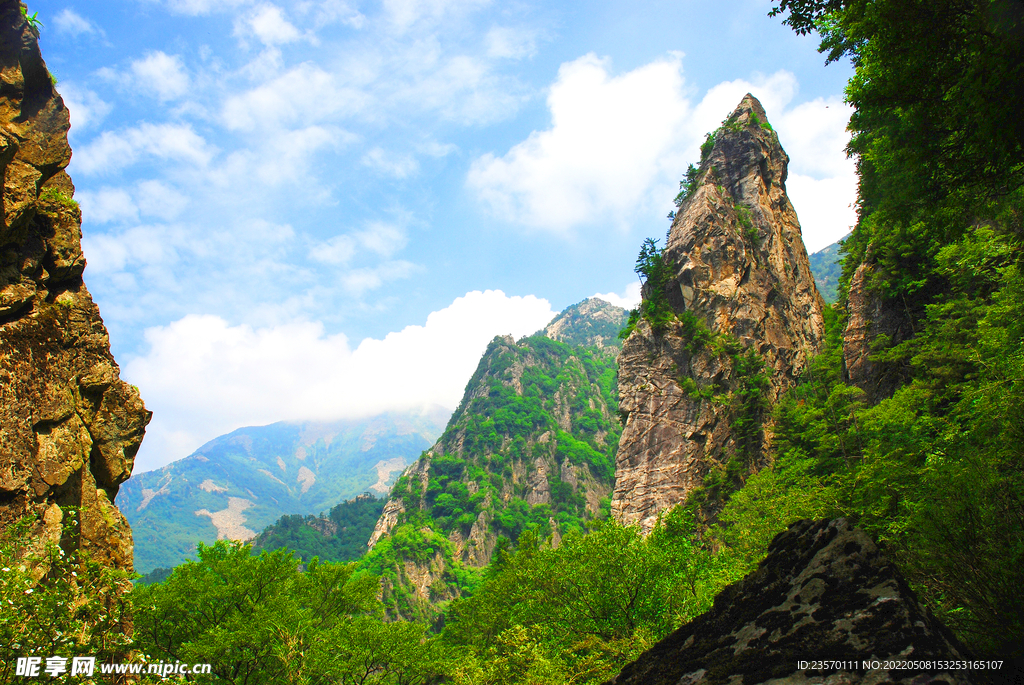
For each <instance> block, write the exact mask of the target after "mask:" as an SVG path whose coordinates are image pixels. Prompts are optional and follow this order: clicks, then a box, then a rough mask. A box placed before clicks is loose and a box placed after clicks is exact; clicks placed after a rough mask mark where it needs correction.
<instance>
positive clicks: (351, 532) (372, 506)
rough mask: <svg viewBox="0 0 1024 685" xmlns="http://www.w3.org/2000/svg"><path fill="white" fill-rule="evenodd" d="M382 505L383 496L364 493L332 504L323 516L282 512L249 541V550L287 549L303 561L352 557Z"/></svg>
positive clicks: (358, 554)
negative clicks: (279, 516) (251, 543)
mask: <svg viewBox="0 0 1024 685" xmlns="http://www.w3.org/2000/svg"><path fill="white" fill-rule="evenodd" d="M383 509H384V500H383V499H377V498H375V497H373V496H372V495H369V494H366V495H362V496H360V497H356V498H354V499H351V500H348V501H347V502H342V503H341V504H338V505H337V506H335V507H333V508H332V509H331V511H330V512H329V513H328V514H327V516H326V517H322V516H312V515H310V516H300V515H298V514H291V515H287V516H282V517H281V518H280V519H278V521H277V523H275V524H274V525H272V526H269V527H267V528H266V529H265V530H264V531H263V532H262V533H260V534H259V535H258V536H257V537H256V539H255V540H254V541H253V550H254V551H260V550H264V549H265V550H267V551H268V552H269V551H273V550H275V549H288V550H291V551H292V552H294V553H295V554H296V555H298V557H299V558H300V559H302V560H303V561H309V560H310V559H312V558H313V557H318V558H319V559H321V560H322V561H355V560H357V559H359V558H360V557H362V556H363V554H365V553H366V541H367V540H369V539H370V534H371V533H373V527H374V526H375V525H376V524H377V519H378V518H380V513H381V511H382V510H383Z"/></svg>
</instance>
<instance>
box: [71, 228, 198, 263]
mask: <svg viewBox="0 0 1024 685" xmlns="http://www.w3.org/2000/svg"><path fill="white" fill-rule="evenodd" d="M182 242H184V240H182V235H181V233H180V232H177V231H174V230H173V229H169V228H167V227H163V226H135V227H132V228H129V229H128V230H125V231H122V232H120V233H117V234H113V233H99V234H93V235H89V234H87V235H84V236H83V237H82V250H83V252H84V253H85V255H86V258H87V259H88V260H89V266H88V273H90V274H116V273H119V272H122V271H124V269H125V267H126V266H128V265H129V264H130V265H132V266H133V267H135V268H139V267H147V266H152V265H164V266H166V265H170V264H173V263H174V262H175V261H176V260H177V250H176V245H175V244H176V243H182Z"/></svg>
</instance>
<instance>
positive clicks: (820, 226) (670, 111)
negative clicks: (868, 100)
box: [466, 54, 856, 249]
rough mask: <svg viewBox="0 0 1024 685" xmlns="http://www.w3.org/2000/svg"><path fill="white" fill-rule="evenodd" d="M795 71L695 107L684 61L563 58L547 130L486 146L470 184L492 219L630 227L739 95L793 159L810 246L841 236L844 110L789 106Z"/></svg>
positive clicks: (669, 189)
mask: <svg viewBox="0 0 1024 685" xmlns="http://www.w3.org/2000/svg"><path fill="white" fill-rule="evenodd" d="M797 91H798V84H797V82H796V78H795V77H794V76H793V75H792V74H790V73H788V72H786V71H779V72H776V73H775V74H772V75H770V76H756V77H755V78H754V79H752V80H750V81H748V80H743V79H739V80H735V81H727V82H723V83H720V84H718V85H716V86H715V87H713V88H711V89H710V90H708V91H707V93H705V94H704V96H703V97H702V98H701V100H700V101H699V102H697V103H696V104H693V103H692V102H691V98H690V97H689V96H688V95H687V93H686V90H685V83H684V81H683V76H682V56H681V55H678V54H675V55H672V56H671V57H669V58H666V59H662V60H658V61H655V62H652V63H650V64H647V65H644V66H642V67H639V68H637V69H634V70H633V71H630V72H627V73H625V74H622V75H620V76H612V75H610V74H609V63H608V61H607V60H602V59H598V58H597V57H596V56H594V55H593V54H590V55H585V56H584V57H581V58H579V59H577V60H575V61H573V62H567V63H565V64H563V65H562V67H561V68H560V69H559V73H558V78H557V80H556V81H555V83H554V84H553V85H552V86H551V88H550V91H549V95H548V108H549V110H550V114H551V126H550V128H548V129H546V130H542V131H534V132H532V133H531V134H530V135H529V137H528V138H527V139H526V140H524V141H522V142H521V143H519V144H517V145H515V146H513V147H512V148H511V149H510V150H509V151H508V152H507V153H506V154H505V155H503V156H501V157H497V156H495V155H494V154H491V153H488V154H484V155H483V156H481V157H479V158H477V159H476V160H475V161H474V162H473V164H472V165H471V167H470V170H469V173H468V175H467V178H466V185H467V186H468V187H469V188H470V189H471V190H473V191H475V193H476V195H477V197H478V199H479V200H480V201H482V202H483V203H484V204H485V205H487V206H488V207H489V208H490V209H491V210H492V211H493V212H494V214H495V215H497V216H500V217H502V218H505V219H508V220H510V221H512V222H515V223H519V224H521V225H524V226H529V227H533V228H540V229H543V230H548V231H552V232H555V233H567V232H569V231H571V230H573V229H575V228H578V227H581V226H595V225H604V224H619V225H622V226H625V225H629V224H630V222H635V220H636V217H637V216H647V213H649V210H650V209H651V208H654V207H659V206H664V210H660V211H667V210H668V209H670V208H671V206H670V205H669V204H668V202H669V201H670V200H671V198H672V197H673V195H674V190H675V185H676V183H677V182H678V179H679V178H680V177H681V175H682V172H683V170H684V169H685V168H686V166H687V164H689V163H691V162H695V161H696V160H697V159H698V158H699V156H700V153H699V145H700V143H701V142H703V139H704V134H705V133H707V132H708V131H712V130H714V129H716V128H717V127H718V125H719V123H720V122H721V121H722V120H723V119H724V118H725V117H726V116H727V115H728V114H729V113H730V112H731V111H732V110H733V109H734V108H735V107H736V105H737V104H738V103H739V101H740V99H741V98H742V97H743V95H744V94H745V93H747V92H751V93H753V94H754V95H755V96H756V97H757V98H758V99H760V100H761V103H762V104H763V105H764V107H765V110H766V111H767V113H768V116H769V119H770V121H771V122H772V124H773V126H775V128H776V130H777V131H778V132H779V137H780V140H781V141H782V143H783V146H784V147H785V148H786V150H787V152H788V153H789V154H790V157H791V159H792V162H791V166H790V176H789V178H790V181H789V184H788V186H789V187H790V189H791V191H792V198H793V203H794V205H795V206H796V208H797V211H798V213H799V216H800V219H801V222H802V224H803V228H804V234H805V239H806V240H807V244H808V246H809V247H811V248H812V249H817V248H819V247H823V246H825V245H827V244H829V243H830V242H833V241H834V240H835V239H837V238H839V237H842V236H843V235H844V234H845V233H846V232H847V231H848V230H849V225H850V224H851V223H852V221H853V214H852V210H851V209H850V208H849V207H848V205H849V204H850V203H852V202H853V201H854V199H855V197H856V177H855V172H854V167H853V163H852V162H851V161H850V160H847V159H846V155H845V153H844V152H843V148H844V146H845V145H846V142H847V140H848V134H847V133H846V131H845V127H846V122H847V120H848V118H849V109H848V108H846V107H845V106H844V105H842V103H841V101H840V100H839V99H838V98H833V99H831V100H828V101H826V100H822V99H818V100H814V101H812V102H805V103H802V104H799V105H797V106H795V107H792V108H789V104H790V102H791V101H792V100H793V99H794V98H795V96H796V93H797Z"/></svg>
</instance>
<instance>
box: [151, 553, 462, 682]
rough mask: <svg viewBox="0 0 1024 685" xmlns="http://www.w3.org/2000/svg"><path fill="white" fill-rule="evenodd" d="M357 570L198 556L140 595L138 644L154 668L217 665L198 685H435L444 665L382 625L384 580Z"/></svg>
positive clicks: (272, 558)
mask: <svg viewBox="0 0 1024 685" xmlns="http://www.w3.org/2000/svg"><path fill="white" fill-rule="evenodd" d="M355 571H356V568H355V564H332V563H324V564H321V563H319V561H318V560H316V559H313V560H311V561H310V562H309V563H308V564H307V565H306V568H305V570H300V565H299V560H298V559H296V558H295V557H293V556H292V555H291V554H290V553H288V552H287V551H285V550H277V551H274V552H266V551H264V552H263V553H261V554H260V555H259V556H254V555H253V554H252V553H251V549H250V547H249V546H248V545H243V544H240V543H227V542H224V541H220V542H217V543H216V544H214V545H212V546H209V547H207V546H205V545H202V544H200V546H199V559H198V560H197V561H189V562H186V563H185V564H182V565H181V566H178V567H177V568H175V569H174V572H173V573H172V574H171V575H170V577H169V578H168V579H167V580H166V581H164V582H163V583H160V584H157V585H143V586H139V587H138V588H137V589H136V590H135V593H134V594H135V605H136V613H135V643H136V646H137V647H139V648H140V649H142V650H143V651H144V652H145V653H146V654H147V655H149V657H150V659H151V660H154V661H155V660H162V661H165V662H171V663H173V662H175V661H181V662H185V663H189V664H192V663H209V664H212V665H213V674H212V677H209V676H194V677H196V679H197V681H198V682H227V683H236V684H239V685H241V684H252V683H259V684H260V685H274V684H279V683H280V684H284V683H289V684H290V683H309V684H310V685H313V684H320V683H365V684H367V685H369V684H371V683H372V684H376V685H384V684H388V685H391V684H394V685H399V684H401V685H427V684H428V683H432V682H436V681H437V678H438V677H439V676H440V675H441V674H443V673H444V670H445V665H444V663H443V659H442V658H441V657H442V654H441V652H440V650H439V648H438V641H437V639H436V638H430V639H428V638H427V635H426V628H425V627H424V626H422V625H419V624H416V623H408V622H391V623H389V622H385V621H382V620H381V619H382V617H383V608H382V606H381V604H380V601H379V600H378V599H377V597H376V595H377V592H378V587H379V585H378V581H377V578H375V577H374V576H371V575H365V574H364V575H360V574H357V573H356V572H355Z"/></svg>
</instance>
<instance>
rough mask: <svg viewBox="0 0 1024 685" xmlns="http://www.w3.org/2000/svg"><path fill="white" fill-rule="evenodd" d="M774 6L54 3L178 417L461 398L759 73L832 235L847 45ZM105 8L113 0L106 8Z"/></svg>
mask: <svg viewBox="0 0 1024 685" xmlns="http://www.w3.org/2000/svg"><path fill="white" fill-rule="evenodd" d="M770 7H771V3H769V2H761V1H754V0H751V1H747V2H744V1H738V2H730V3H721V2H705V1H685V0H679V1H677V2H588V3H551V2H548V3H540V2H503V3H497V2H488V1H487V0H385V1H383V2H358V1H355V0H353V1H346V0H300V1H298V2H291V3H280V2H278V3H274V2H266V1H263V0H202V1H201V0H108V1H106V2H104V3H102V4H99V3H91V2H81V1H79V2H77V3H72V4H68V3H65V2H50V1H46V2H42V1H37V2H33V3H31V5H30V11H31V12H38V13H39V19H40V20H41V21H42V22H43V25H44V26H43V29H42V37H41V41H40V42H41V44H42V49H43V55H44V57H45V59H46V60H47V63H48V65H49V66H50V68H51V71H53V72H54V73H55V74H56V76H57V77H58V79H59V83H58V86H57V88H58V91H59V92H60V93H61V94H62V95H63V96H64V98H65V102H66V103H67V105H68V107H69V109H70V110H71V121H72V131H71V144H72V148H73V149H74V157H73V159H72V162H71V166H70V168H69V172H70V173H71V175H72V178H73V179H74V182H75V185H76V188H77V190H76V199H77V200H78V201H79V202H80V204H81V206H82V210H83V215H84V220H83V245H84V249H85V253H86V257H87V259H88V262H89V266H88V268H87V270H86V273H85V279H86V284H87V285H88V287H89V289H90V291H91V292H92V293H93V296H94V298H95V299H96V301H97V302H98V304H99V306H100V310H101V312H102V314H103V317H104V320H105V322H106V324H107V327H108V329H109V330H110V336H111V344H112V347H113V351H114V354H115V356H116V357H117V359H118V361H119V362H120V364H121V367H122V375H123V377H125V378H126V379H127V380H128V381H130V382H132V383H135V384H136V385H138V386H139V387H140V389H141V391H142V395H143V398H144V399H145V400H146V403H147V406H149V407H150V408H151V409H152V410H153V411H154V419H153V423H152V424H151V426H150V430H149V433H148V435H147V438H146V440H145V442H144V443H143V447H142V449H141V451H140V453H139V456H138V459H137V465H136V470H137V471H145V470H149V469H152V468H155V467H157V466H160V465H162V464H165V463H167V462H169V461H172V460H174V459H178V458H181V457H184V456H187V455H188V454H189V453H191V451H193V450H194V449H195V448H197V447H198V446H199V445H201V444H202V443H203V442H205V441H207V440H209V439H212V438H214V437H216V436H217V435H220V434H222V433H225V432H227V431H230V430H233V429H234V428H237V427H240V426H244V425H253V424H261V423H269V422H272V421H275V420H283V419H295V420H297V419H321V420H328V419H335V418H342V417H348V416H357V415H364V414H368V413H375V412H379V411H386V410H403V411H404V410H409V409H415V408H417V407H423V406H427V405H434V404H440V405H442V406H447V407H454V406H455V404H457V402H458V400H459V398H460V396H461V392H462V388H463V386H464V384H465V382H466V380H467V379H468V377H469V376H470V374H471V373H472V371H473V369H474V367H475V365H476V362H477V360H478V358H479V355H480V353H481V352H482V350H483V347H484V346H485V345H486V342H487V341H488V340H489V339H490V338H491V337H493V336H494V335H495V334H499V333H500V334H505V333H511V334H513V335H515V336H521V335H524V334H528V333H531V332H533V331H535V330H537V329H538V328H540V327H542V326H543V325H544V323H545V322H546V321H547V320H548V319H549V318H550V317H551V316H552V315H553V314H554V313H556V312H557V311H559V310H560V309H562V308H564V307H565V306H568V305H570V304H572V303H574V302H578V301H579V300H581V299H583V298H585V297H588V296H591V295H594V294H598V293H601V294H604V295H605V296H606V297H607V298H608V299H610V300H612V301H615V302H616V303H618V304H624V305H628V303H629V302H630V301H631V300H633V299H635V297H636V293H637V290H636V285H635V284H636V277H635V275H634V274H633V271H632V269H633V263H634V260H635V259H636V253H637V250H638V249H639V245H640V243H641V241H642V240H643V239H644V238H645V237H648V236H652V237H662V236H664V232H665V231H666V230H667V229H668V220H667V219H666V218H665V215H666V214H667V212H668V211H669V210H670V209H672V204H671V200H672V198H673V197H674V195H675V191H676V189H677V186H678V180H679V178H680V176H681V174H682V172H683V170H684V169H685V168H686V165H687V164H688V163H690V162H693V161H696V159H697V158H698V156H699V152H698V147H699V144H700V142H701V141H702V140H703V135H704V133H706V132H707V131H709V130H712V129H714V128H715V127H716V126H717V124H718V122H720V121H721V120H722V119H723V118H724V117H725V116H726V115H727V114H728V113H729V112H730V111H731V110H732V109H733V108H734V107H735V105H736V104H737V103H738V102H739V99H740V98H741V97H742V95H743V94H744V93H746V92H747V91H751V92H753V93H754V94H755V95H757V96H758V97H759V98H761V100H762V103H763V104H764V105H765V108H766V110H767V112H768V115H769V118H770V120H771V121H772V124H773V125H774V126H775V128H776V130H777V131H778V132H779V136H780V139H781V141H782V143H783V146H784V147H785V148H786V149H787V151H788V152H789V154H790V157H791V158H792V163H791V166H790V181H789V184H788V186H789V191H790V194H791V197H792V199H793V202H794V204H795V206H796V209H797V212H798V214H799V216H800V218H801V221H802V223H803V226H804V235H805V241H806V242H807V244H808V248H809V249H810V250H811V251H814V250H816V249H820V248H822V247H824V246H825V245H827V244H829V243H831V242H833V241H835V240H836V239H838V238H839V237H841V236H842V235H844V234H845V233H846V232H847V230H848V228H849V226H850V224H852V223H853V220H854V215H853V210H852V209H851V208H850V204H851V203H852V202H853V200H854V198H855V192H856V179H855V176H854V171H853V164H852V162H850V161H849V160H847V159H846V158H845V155H844V154H843V152H842V149H843V146H844V145H845V143H846V140H847V134H846V133H845V125H846V121H847V120H848V116H849V110H848V109H847V108H846V106H845V105H843V103H842V89H843V86H844V85H845V82H846V79H847V78H848V77H849V75H850V68H849V66H848V65H846V64H835V65H831V66H829V67H827V68H826V67H825V66H824V60H823V58H822V56H821V55H819V54H818V53H817V51H816V45H817V43H816V40H815V39H814V38H812V37H799V36H796V35H795V34H793V33H792V31H790V30H788V29H787V28H786V27H784V26H782V25H781V22H780V20H779V19H778V18H775V19H773V18H769V17H768V16H767V13H768V11H769V9H770ZM101 10H102V11H101Z"/></svg>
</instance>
